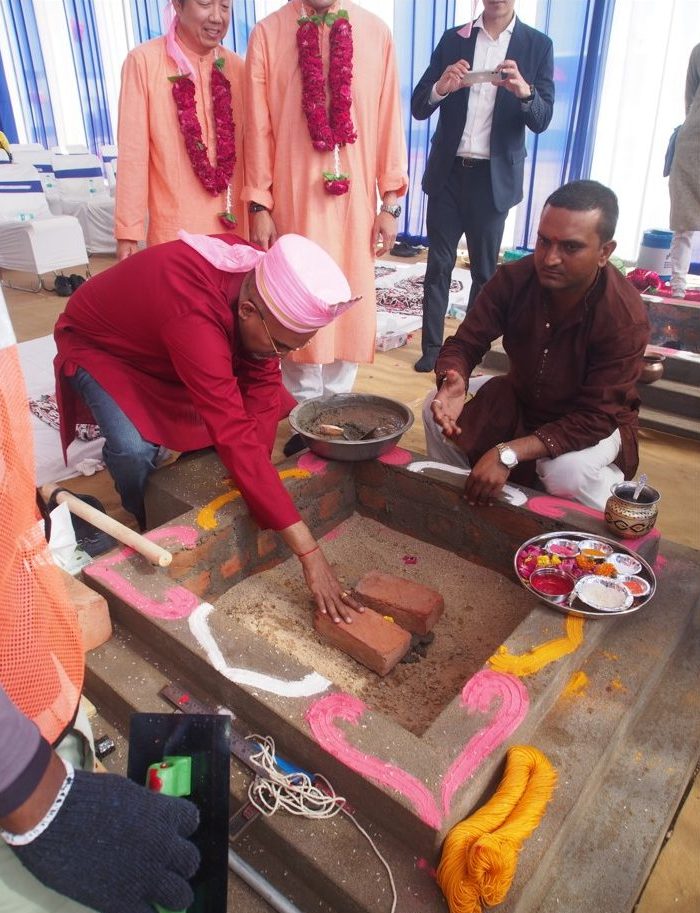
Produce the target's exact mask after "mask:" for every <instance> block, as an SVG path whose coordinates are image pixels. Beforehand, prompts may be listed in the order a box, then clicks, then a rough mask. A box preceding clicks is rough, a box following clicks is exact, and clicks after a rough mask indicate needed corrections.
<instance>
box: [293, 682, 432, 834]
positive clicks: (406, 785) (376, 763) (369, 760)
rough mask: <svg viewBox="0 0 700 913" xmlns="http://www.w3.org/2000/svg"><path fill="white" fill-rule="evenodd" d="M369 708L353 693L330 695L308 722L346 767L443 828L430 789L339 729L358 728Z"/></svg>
mask: <svg viewBox="0 0 700 913" xmlns="http://www.w3.org/2000/svg"><path fill="white" fill-rule="evenodd" d="M365 709H366V705H365V704H363V703H362V701H361V700H359V699H358V698H356V697H352V696H351V695H349V694H329V695H328V696H327V697H322V698H321V699H320V700H318V701H316V702H315V703H314V704H313V705H312V706H311V707H310V708H309V710H308V711H307V713H306V720H307V722H308V724H309V726H310V727H311V731H312V733H313V735H314V737H315V739H316V741H317V742H318V743H319V745H321V747H322V748H324V749H325V750H326V751H327V752H328V753H329V754H331V755H333V757H334V758H337V759H338V760H339V761H341V762H342V763H343V764H345V766H346V767H349V768H350V769H351V770H354V771H355V772H356V773H359V774H361V775H362V776H364V777H368V778H369V779H371V780H375V781H376V782H378V783H381V784H382V785H384V786H388V787H390V788H391V789H395V790H396V791H397V792H399V793H401V795H403V796H405V797H406V798H407V799H408V801H409V802H410V803H411V804H412V805H413V807H414V808H415V809H416V811H417V813H418V815H419V817H420V818H421V820H423V821H425V823H426V824H428V825H430V826H431V827H434V828H438V827H439V826H440V821H441V817H442V816H441V815H440V811H439V809H438V807H437V805H436V803H435V799H434V798H433V795H432V793H431V792H430V790H429V789H428V787H427V786H426V785H425V784H424V783H421V782H420V780H417V779H416V778H415V777H414V776H412V775H411V774H409V773H407V772H406V771H405V770H402V768H400V767H396V766H395V765H394V764H391V763H389V762H387V761H382V760H381V759H380V758H375V757H374V756H373V755H369V754H367V753H366V752H364V751H360V750H359V749H358V748H354V747H353V746H352V745H350V744H349V743H348V742H347V740H346V738H345V734H344V733H343V732H341V731H340V730H339V729H337V728H336V725H335V723H336V720H338V719H340V720H345V721H346V722H348V723H351V724H352V725H357V723H358V722H359V720H360V717H361V716H362V714H363V713H364V712H365Z"/></svg>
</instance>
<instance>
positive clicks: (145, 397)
mask: <svg viewBox="0 0 700 913" xmlns="http://www.w3.org/2000/svg"><path fill="white" fill-rule="evenodd" d="M184 234H185V233H181V237H183V236H184ZM188 237H189V239H190V241H192V242H194V244H195V246H192V245H191V244H190V243H189V242H187V243H186V241H185V240H178V241H171V242H168V243H165V244H159V245H155V246H153V247H150V248H148V249H146V250H144V251H141V252H140V253H137V254H134V255H133V256H131V257H129V258H127V259H125V260H123V261H121V262H120V263H118V264H116V265H115V266H113V267H111V268H110V269H108V270H105V271H104V272H102V273H100V274H99V275H97V276H94V277H93V278H91V279H90V280H89V281H88V282H86V283H85V284H84V285H83V286H81V287H80V289H78V291H77V292H75V293H74V294H73V296H72V297H71V299H70V301H69V302H68V306H67V307H66V310H65V312H64V313H63V314H62V315H61V316H60V317H59V319H58V322H57V324H56V329H55V338H56V346H57V349H58V354H57V356H56V360H55V370H56V394H57V399H58V406H59V410H60V414H61V437H62V442H63V447H64V455H65V449H66V448H67V447H68V445H69V444H70V442H71V441H72V440H73V438H74V436H75V424H76V422H81V421H94V420H97V421H98V423H99V424H100V425H101V428H102V432H103V434H105V438H106V443H105V447H104V451H103V458H104V460H105V463H106V464H107V467H108V468H109V470H110V472H111V473H112V475H113V477H114V478H115V482H116V486H117V490H118V491H119V493H120V495H121V497H122V501H123V503H124V506H125V507H126V509H127V510H130V511H131V512H132V513H134V515H135V516H136V518H137V520H138V521H139V523H140V525H141V527H142V528H143V527H144V526H145V513H144V507H143V492H144V489H145V485H146V481H147V478H148V475H149V473H150V472H151V471H152V470H153V469H154V468H155V466H156V465H157V464H158V457H159V452H160V451H161V448H167V449H169V450H175V451H186V450H197V449H199V448H202V447H208V446H211V445H212V444H213V445H214V446H215V447H216V449H217V452H218V453H219V456H220V457H221V460H222V462H223V463H224V465H225V466H226V468H227V469H228V470H229V472H230V473H231V475H232V477H233V479H234V481H235V483H236V485H237V487H238V488H239V489H240V491H241V493H242V495H243V497H244V499H245V501H246V503H247V505H248V507H249V508H250V512H251V514H252V515H253V517H254V519H255V520H256V521H257V522H258V523H259V524H260V526H261V527H263V528H271V529H274V530H277V531H279V532H280V534H281V535H282V537H283V539H284V540H285V542H286V543H287V545H288V546H289V547H290V548H291V549H292V550H293V551H294V552H295V553H296V554H297V555H298V556H299V557H300V559H301V560H302V565H303V567H304V573H305V576H306V579H307V583H308V584H309V586H310V588H311V589H312V592H313V593H314V596H315V598H316V602H317V605H318V608H319V609H320V610H321V611H328V612H329V614H330V615H331V616H332V617H333V618H334V619H336V620H338V618H339V615H338V613H339V612H340V613H341V614H342V616H343V618H345V619H346V620H347V619H349V617H350V613H349V612H348V606H351V607H356V604H355V603H354V602H353V600H352V598H351V597H349V596H347V595H346V594H344V593H341V590H340V586H339V584H338V582H337V580H336V578H335V575H334V574H333V572H332V571H331V569H330V566H329V565H328V564H327V562H326V561H325V558H323V555H322V552H321V550H320V548H319V547H318V545H317V543H316V542H315V541H314V540H313V537H312V536H311V533H310V531H309V530H308V528H307V527H306V525H305V524H304V523H303V522H302V521H301V519H300V516H299V513H298V511H297V509H296V507H295V506H294V503H293V502H292V499H291V498H290V496H289V494H288V492H287V490H286V489H285V487H284V485H283V484H282V482H281V481H280V479H279V476H278V474H277V471H276V469H275V468H274V467H273V465H272V463H271V461H270V454H271V452H272V447H273V444H274V440H275V433H276V428H277V423H278V421H279V420H280V419H281V418H282V417H283V416H285V415H287V414H288V413H289V412H290V410H291V409H292V407H293V406H294V405H295V401H294V400H293V399H292V397H291V396H290V395H289V394H288V393H287V392H286V391H285V389H284V387H283V386H282V383H281V372H280V356H283V355H286V354H287V353H288V352H290V351H293V350H295V349H297V348H300V347H301V346H303V345H304V344H306V343H307V342H308V341H309V340H310V339H311V338H312V337H313V335H314V332H315V330H316V328H317V327H318V326H319V325H321V324H322V323H323V322H324V321H325V322H326V323H327V322H329V321H330V320H332V319H333V317H334V316H335V315H336V313H341V312H342V310H343V309H344V308H345V307H347V305H348V303H349V302H347V301H345V300H343V299H349V298H350V295H349V287H348V286H347V281H346V280H345V278H344V276H343V275H342V273H341V272H340V270H339V268H338V267H337V266H336V265H335V263H333V261H332V260H331V258H330V257H329V256H328V255H327V254H326V253H325V252H324V251H322V250H321V248H319V247H318V246H317V245H315V244H313V242H310V241H308V240H306V239H305V238H300V237H299V236H293V235H286V236H283V237H282V238H280V240H279V241H278V242H277V245H275V246H273V248H271V249H270V251H268V252H267V253H265V254H263V253H262V252H261V251H257V250H256V249H254V248H253V247H251V245H248V244H247V242H245V241H242V240H240V239H239V238H236V237H235V236H233V235H230V234H226V235H221V236H217V237H216V238H211V237H210V238H207V237H206V236H188ZM196 244H199V246H200V247H201V248H202V250H205V249H206V251H209V250H210V249H211V250H213V254H212V255H211V257H210V259H207V256H209V253H208V252H207V253H202V251H200V250H199V249H197V247H196ZM288 249H289V250H291V253H292V257H291V258H289V257H287V259H285V251H286V250H288ZM227 259H228V260H229V261H231V260H232V261H233V265H231V262H228V263H227V262H226V261H227ZM262 260H265V263H262V262H261V261H262ZM214 263H216V264H217V265H214ZM222 264H223V266H222ZM253 266H255V270H253ZM260 267H265V268H266V269H267V273H265V272H263V273H262V274H261V273H260V272H259V271H258V270H259V268H260ZM324 269H325V274H324ZM319 275H320V276H324V278H325V280H326V281H325V285H324V286H323V288H324V289H331V294H332V293H333V291H336V292H337V293H338V297H337V299H336V301H335V302H329V306H328V307H327V308H326V311H327V316H324V315H325V314H326V311H324V308H325V307H326V304H325V301H324V300H322V299H320V298H318V297H314V293H313V290H310V288H309V286H310V287H311V288H312V289H313V286H314V283H316V285H317V286H319V282H318V277H319ZM275 283H277V284H275ZM285 283H286V284H285ZM333 283H335V285H334V284H333ZM319 287H321V286H319ZM318 294H321V293H318ZM305 296H306V297H305ZM309 301H311V302H312V305H313V306H315V308H316V311H315V312H314V313H313V315H312V317H311V318H309V320H310V322H307V323H306V325H305V320H307V318H306V317H305V313H304V308H305V307H306V306H307V304H308V302H309ZM293 306H296V310H294V311H290V310H289V309H290V308H291V307H293ZM319 312H320V314H321V316H320V317H319ZM290 326H293V327H294V328H295V329H290Z"/></svg>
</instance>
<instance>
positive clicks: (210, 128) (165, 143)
mask: <svg viewBox="0 0 700 913" xmlns="http://www.w3.org/2000/svg"><path fill="white" fill-rule="evenodd" d="M180 47H181V48H182V50H183V52H184V53H185V54H186V56H187V58H188V59H189V60H190V62H191V63H192V66H193V68H194V70H195V73H196V79H195V97H196V101H197V116H198V118H199V123H200V125H201V127H202V139H203V141H204V143H205V145H206V146H207V149H208V150H209V161H210V162H212V164H214V163H215V162H216V128H215V124H214V114H213V105H212V98H211V68H212V65H213V63H214V60H216V58H217V57H223V58H224V60H225V61H226V62H225V64H224V69H223V73H224V75H225V76H226V78H227V79H228V81H229V82H230V83H231V100H232V104H233V120H234V125H235V128H236V159H237V161H236V165H235V166H234V170H233V178H232V181H231V201H232V209H233V212H234V214H235V216H236V218H237V219H238V225H237V226H236V228H235V231H236V233H237V234H238V235H242V236H243V237H246V236H247V234H248V216H247V213H246V207H245V205H244V204H243V203H242V202H241V199H240V197H241V190H242V188H243V129H242V125H243V80H244V64H243V60H242V59H241V58H240V57H238V56H237V55H236V54H234V53H232V52H231V51H228V50H226V49H225V48H217V49H216V50H215V51H212V52H211V53H210V54H207V55H206V56H205V57H199V56H198V55H197V54H194V53H193V52H192V51H190V50H188V49H187V48H186V47H184V45H183V44H182V43H180ZM176 73H177V67H176V65H175V64H174V63H173V61H172V60H171V59H170V58H169V57H168V54H167V52H166V48H165V38H154V39H153V40H152V41H147V42H145V43H144V44H141V45H139V46H138V47H136V48H134V50H133V51H131V52H130V53H129V54H128V55H127V57H126V60H125V61H124V66H123V67H122V83H121V94H120V96H119V130H118V136H117V148H118V163H117V188H116V199H115V211H114V235H115V237H116V238H117V240H131V241H142V240H143V239H144V238H145V239H146V241H147V243H148V244H149V245H152V244H160V243H162V242H163V241H174V240H175V238H176V237H177V232H178V229H180V228H185V229H186V230H187V231H190V232H193V233H196V234H215V233H216V232H221V231H223V230H224V229H223V226H222V223H221V222H220V221H219V219H218V218H217V213H219V212H223V211H224V210H225V209H226V192H225V191H224V192H223V193H220V194H218V195H217V196H212V195H211V194H210V193H208V192H207V191H206V190H205V189H204V187H203V186H202V184H201V183H200V181H199V178H198V177H197V176H196V174H195V173H194V171H193V169H192V163H191V162H190V159H189V156H188V155H187V151H186V149H185V139H184V137H183V135H182V133H181V131H180V125H179V123H178V118H177V108H176V106H175V100H174V98H173V95H172V83H171V82H170V81H169V79H168V77H169V76H174V75H175V74H176Z"/></svg>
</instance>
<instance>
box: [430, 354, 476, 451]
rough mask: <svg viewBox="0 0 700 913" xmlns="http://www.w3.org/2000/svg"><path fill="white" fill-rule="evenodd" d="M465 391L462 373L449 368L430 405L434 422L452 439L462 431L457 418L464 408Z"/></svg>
mask: <svg viewBox="0 0 700 913" xmlns="http://www.w3.org/2000/svg"><path fill="white" fill-rule="evenodd" d="M466 392H467V385H466V383H465V380H464V378H463V377H462V375H461V374H460V373H459V372H458V371H453V370H451V369H450V370H449V371H448V372H447V373H446V374H445V379H444V380H443V382H442V384H441V385H440V389H439V390H438V392H437V396H436V397H435V399H434V400H433V402H432V405H431V407H430V411H431V412H432V413H433V418H434V419H435V424H436V425H439V426H440V428H442V433H443V434H444V435H445V437H448V438H453V439H454V438H456V437H459V435H460V434H461V433H462V429H461V428H460V427H459V425H458V424H457V420H458V419H459V417H460V415H461V414H462V409H464V395H465V393H466Z"/></svg>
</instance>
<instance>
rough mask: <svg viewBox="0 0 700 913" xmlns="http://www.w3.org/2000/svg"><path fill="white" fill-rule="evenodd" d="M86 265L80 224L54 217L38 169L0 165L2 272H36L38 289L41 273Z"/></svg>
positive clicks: (0, 255)
mask: <svg viewBox="0 0 700 913" xmlns="http://www.w3.org/2000/svg"><path fill="white" fill-rule="evenodd" d="M87 264H88V255H87V251H86V249H85V240H84V238H83V232H82V229H81V227H80V223H79V222H78V220H77V219H75V218H73V217H72V216H54V215H51V212H50V211H49V206H48V203H47V201H46V197H45V195H44V191H43V188H42V186H41V180H40V178H39V173H38V171H37V170H36V168H34V166H33V165H29V164H25V163H15V164H11V165H2V166H0V270H2V269H11V270H17V271H19V272H28V273H33V274H34V275H36V277H37V280H38V286H37V290H38V289H39V288H41V285H42V281H41V276H42V274H44V273H50V272H56V271H58V270H62V269H67V268H68V267H76V266H85V267H87Z"/></svg>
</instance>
